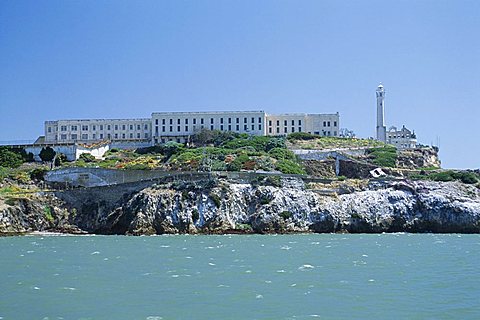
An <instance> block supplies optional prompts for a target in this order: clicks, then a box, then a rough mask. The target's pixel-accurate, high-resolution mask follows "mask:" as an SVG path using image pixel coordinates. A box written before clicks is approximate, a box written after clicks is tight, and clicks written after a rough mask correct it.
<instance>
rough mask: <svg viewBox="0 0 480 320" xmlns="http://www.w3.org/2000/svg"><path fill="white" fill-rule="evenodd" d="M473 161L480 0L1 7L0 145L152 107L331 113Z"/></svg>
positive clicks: (194, 0) (358, 127)
mask: <svg viewBox="0 0 480 320" xmlns="http://www.w3.org/2000/svg"><path fill="white" fill-rule="evenodd" d="M379 82H382V83H383V84H384V86H385V89H386V91H387V95H386V102H385V106H386V122H387V127H388V126H391V125H396V126H400V127H401V126H402V125H403V124H405V125H406V126H407V127H408V128H411V129H414V130H415V132H416V133H417V136H418V140H419V142H421V143H424V144H431V143H434V144H436V143H437V141H439V142H440V149H441V152H440V155H441V159H442V160H443V166H444V167H449V168H467V167H470V168H478V167H480V160H479V159H480V142H479V138H480V134H479V128H478V124H479V123H480V111H479V106H480V105H479V104H480V1H476V0H472V1H458V0H451V1H442V0H432V1H421V0H412V1H401V0H400V1H399V0H395V1H386V0H383V1H338V0H332V1H322V0H316V1H299V0H292V1H280V0H272V1H266V0H262V1H257V0H255V1H246V0H241V1H228V0H219V1H200V0H191V1H181V0H173V1H160V0H155V1H120V0H109V1H97V0H95V1H93V0H91V1H87V0H84V1H65V0H59V1H37V0H34V1H21V0H12V1H9V0H2V1H0V140H2V141H9V140H23V139H35V138H36V137H37V136H39V135H41V134H43V122H44V121H45V120H56V119H72V118H130V117H149V116H150V114H151V112H153V111H209V110H265V111H267V112H270V113H288V112H305V113H331V112H337V111H338V112H340V116H341V121H340V122H341V127H347V128H349V129H351V130H354V131H355V133H356V134H357V136H359V137H370V136H374V134H375V107H376V102H375V89H376V87H377V85H378V84H379Z"/></svg>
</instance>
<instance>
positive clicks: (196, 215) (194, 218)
mask: <svg viewBox="0 0 480 320" xmlns="http://www.w3.org/2000/svg"><path fill="white" fill-rule="evenodd" d="M199 218H200V213H199V212H198V210H197V209H193V210H192V222H193V223H195V221H197V220H198V219H199Z"/></svg>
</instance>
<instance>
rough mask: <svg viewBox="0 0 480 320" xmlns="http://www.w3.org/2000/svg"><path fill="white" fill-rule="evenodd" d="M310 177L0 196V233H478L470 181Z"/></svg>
mask: <svg viewBox="0 0 480 320" xmlns="http://www.w3.org/2000/svg"><path fill="white" fill-rule="evenodd" d="M309 187H312V186H310V185H307V186H306V185H305V184H304V183H303V182H302V181H301V180H297V179H294V178H288V179H282V181H281V186H279V185H278V184H276V185H269V184H268V183H266V184H262V183H260V184H255V185H252V184H249V183H233V182H230V181H228V180H217V181H214V182H212V181H208V182H207V183H203V182H198V183H188V184H178V183H177V184H174V183H166V184H161V185H156V184H145V183H143V184H128V185H117V186H110V187H98V188H90V189H75V190H69V191H58V192H55V194H54V196H50V197H45V196H40V195H39V196H36V197H34V198H32V199H20V200H18V201H16V202H15V203H14V204H13V205H9V204H6V203H4V202H3V203H0V234H3V235H5V234H8V233H25V232H32V231H59V232H66V233H72V232H73V233H92V234H127V235H151V234H175V233H190V234H223V233H261V234H264V233H267V234H268V233H308V232H317V233H332V232H345V233H382V232H418V233H420V232H433V233H480V190H479V189H477V188H476V187H475V186H471V185H465V184H461V183H458V182H447V183H442V182H430V181H406V180H404V181H371V182H370V183H362V184H359V183H356V184H354V183H351V184H350V185H348V181H346V182H345V185H344V186H340V187H338V188H333V186H331V187H330V190H318V189H309ZM338 190H348V192H346V191H343V192H337V191H338ZM326 191H331V192H326ZM0 201H1V200H0Z"/></svg>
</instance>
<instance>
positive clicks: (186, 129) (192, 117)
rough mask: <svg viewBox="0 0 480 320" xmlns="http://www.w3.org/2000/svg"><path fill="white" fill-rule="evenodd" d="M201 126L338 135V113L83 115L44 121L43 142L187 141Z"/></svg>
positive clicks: (252, 132) (262, 132)
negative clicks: (71, 118)
mask: <svg viewBox="0 0 480 320" xmlns="http://www.w3.org/2000/svg"><path fill="white" fill-rule="evenodd" d="M202 129H209V130H220V131H231V132H237V133H247V134H250V135H256V136H261V135H272V136H278V135H287V134H289V133H293V132H308V133H311V134H316V135H321V136H338V135H339V131H340V116H339V114H338V112H337V113H336V114H304V113H293V114H279V115H274V114H267V113H265V111H225V112H154V113H152V117H151V118H149V119H147V118H145V119H83V120H56V121H46V122H45V140H44V141H45V143H51V144H55V143H84V144H92V143H96V142H99V141H106V140H108V141H117V142H124V143H130V142H131V143H145V142H149V143H151V144H152V145H153V144H161V143H166V142H168V141H177V142H187V141H188V140H189V138H190V136H191V135H193V134H195V133H197V132H199V131H200V130H202Z"/></svg>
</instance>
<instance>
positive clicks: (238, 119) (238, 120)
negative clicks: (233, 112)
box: [237, 118, 240, 130]
mask: <svg viewBox="0 0 480 320" xmlns="http://www.w3.org/2000/svg"><path fill="white" fill-rule="evenodd" d="M237 123H240V118H237ZM237 130H238V129H237Z"/></svg>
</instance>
